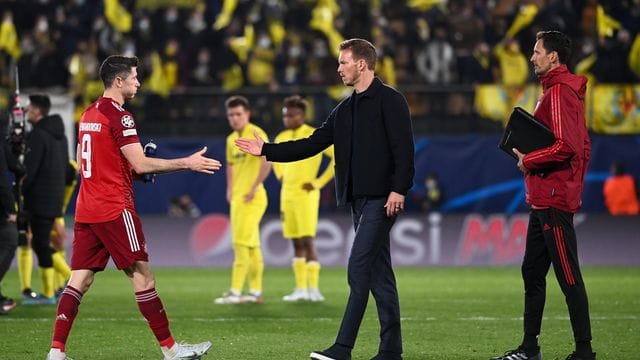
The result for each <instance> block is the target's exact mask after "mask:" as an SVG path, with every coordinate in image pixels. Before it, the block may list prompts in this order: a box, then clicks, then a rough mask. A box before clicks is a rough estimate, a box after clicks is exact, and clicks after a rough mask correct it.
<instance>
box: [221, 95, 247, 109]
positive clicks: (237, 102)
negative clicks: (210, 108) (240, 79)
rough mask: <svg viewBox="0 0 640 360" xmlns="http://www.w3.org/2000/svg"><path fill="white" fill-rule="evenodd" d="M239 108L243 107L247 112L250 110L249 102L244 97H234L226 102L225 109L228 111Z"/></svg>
mask: <svg viewBox="0 0 640 360" xmlns="http://www.w3.org/2000/svg"><path fill="white" fill-rule="evenodd" d="M237 106H242V107H243V108H244V109H245V110H247V111H249V110H250V106H249V100H248V99H247V98H246V97H244V96H242V95H233V96H232V97H230V98H228V99H227V100H226V101H225V102H224V107H225V108H226V109H230V108H234V107H237Z"/></svg>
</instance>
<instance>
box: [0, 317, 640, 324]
mask: <svg viewBox="0 0 640 360" xmlns="http://www.w3.org/2000/svg"><path fill="white" fill-rule="evenodd" d="M544 319H545V320H558V321H565V320H569V317H568V316H553V317H544ZM401 320H402V321H409V322H411V321H417V322H420V321H438V320H442V321H522V317H491V316H472V317H464V318H457V319H445V318H442V319H438V318H436V317H424V318H422V317H420V318H416V317H403V318H401ZM591 320H597V321H619V320H640V316H636V315H618V316H591ZM2 321H3V322H5V321H6V322H22V321H41V322H48V321H53V318H15V317H3V319H2ZM78 321H80V322H82V321H88V322H92V321H95V322H101V321H111V322H118V321H145V320H144V318H143V317H142V316H140V317H139V318H138V317H136V318H95V317H89V318H83V317H82V316H80V317H78ZM172 321H197V322H204V323H207V322H256V321H266V322H300V321H305V322H306V321H318V322H325V321H326V322H331V321H340V318H337V317H335V318H328V317H321V318H313V319H308V318H273V317H256V318H252V317H240V318H221V317H218V318H184V317H183V318H176V319H174V320H172Z"/></svg>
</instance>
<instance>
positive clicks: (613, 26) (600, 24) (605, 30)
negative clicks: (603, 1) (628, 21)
mask: <svg viewBox="0 0 640 360" xmlns="http://www.w3.org/2000/svg"><path fill="white" fill-rule="evenodd" d="M596 28H597V29H598V36H599V37H601V38H603V37H611V36H613V31H614V30H617V29H620V28H621V25H620V22H619V21H617V20H616V19H614V18H612V17H611V16H609V15H607V14H606V13H605V12H604V8H603V7H602V5H598V7H597V8H596Z"/></svg>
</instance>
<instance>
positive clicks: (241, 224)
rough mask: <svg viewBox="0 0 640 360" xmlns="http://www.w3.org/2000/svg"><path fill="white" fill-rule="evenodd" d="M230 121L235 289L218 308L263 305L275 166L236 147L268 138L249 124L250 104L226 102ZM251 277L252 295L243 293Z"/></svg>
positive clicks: (229, 181)
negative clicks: (264, 240) (268, 186)
mask: <svg viewBox="0 0 640 360" xmlns="http://www.w3.org/2000/svg"><path fill="white" fill-rule="evenodd" d="M225 108H226V110H227V119H228V120H229V125H230V126H231V128H232V129H233V132H232V133H231V134H230V135H229V136H227V144H226V153H227V168H226V172H227V201H228V202H229V205H230V218H231V239H232V242H233V252H234V257H235V258H234V260H233V268H232V270H231V288H230V289H229V291H227V292H226V293H225V294H223V296H222V297H219V298H216V299H215V303H216V304H238V303H242V302H251V303H261V302H262V272H263V269H264V263H263V260H262V250H261V249H260V220H261V219H262V216H263V215H264V212H265V210H266V209H267V192H266V191H265V189H264V186H263V185H262V182H263V181H264V179H266V178H267V175H269V171H271V163H270V162H267V161H266V160H265V159H264V157H255V156H251V155H248V154H245V153H243V152H242V151H240V150H239V149H237V148H236V146H235V145H234V141H235V139H237V138H240V137H245V138H246V137H249V136H253V134H254V131H255V132H257V133H258V134H260V136H262V137H264V138H266V137H267V135H266V133H265V132H264V131H263V130H262V129H260V128H259V127H257V126H256V125H254V124H252V123H251V122H249V119H250V116H251V111H250V108H249V100H247V99H246V98H245V97H243V96H232V97H230V98H228V99H227V101H226V102H225ZM247 277H248V280H249V281H248V283H249V284H248V285H249V291H248V293H247V294H245V295H244V296H243V295H242V290H243V288H244V283H245V280H246V279H247Z"/></svg>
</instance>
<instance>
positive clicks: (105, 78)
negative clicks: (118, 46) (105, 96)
mask: <svg viewBox="0 0 640 360" xmlns="http://www.w3.org/2000/svg"><path fill="white" fill-rule="evenodd" d="M138 62H139V61H138V58H137V57H135V56H131V57H128V56H122V55H110V56H109V57H107V58H106V59H105V60H104V61H103V62H102V65H100V79H102V83H103V84H104V87H105V88H109V87H111V85H113V80H115V79H116V77H118V76H119V77H121V78H123V79H124V78H126V77H127V76H129V74H131V69H132V68H134V67H138Z"/></svg>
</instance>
